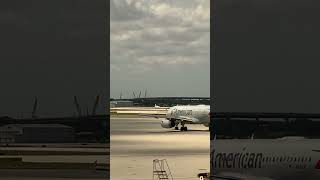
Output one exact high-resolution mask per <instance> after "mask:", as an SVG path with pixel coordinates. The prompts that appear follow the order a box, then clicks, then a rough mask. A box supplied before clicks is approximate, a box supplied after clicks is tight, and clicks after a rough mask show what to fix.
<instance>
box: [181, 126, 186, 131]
mask: <svg viewBox="0 0 320 180" xmlns="http://www.w3.org/2000/svg"><path fill="white" fill-rule="evenodd" d="M180 131H188V128H187V127H183V126H182V127H181V128H180Z"/></svg>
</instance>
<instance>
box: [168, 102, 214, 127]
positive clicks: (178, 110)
mask: <svg viewBox="0 0 320 180" xmlns="http://www.w3.org/2000/svg"><path fill="white" fill-rule="evenodd" d="M209 112H210V106H208V105H192V106H191V105H190V106H173V107H171V108H169V109H168V112H167V114H166V119H180V118H181V117H188V118H190V119H192V120H193V121H192V123H194V124H208V123H209V122H210V118H209Z"/></svg>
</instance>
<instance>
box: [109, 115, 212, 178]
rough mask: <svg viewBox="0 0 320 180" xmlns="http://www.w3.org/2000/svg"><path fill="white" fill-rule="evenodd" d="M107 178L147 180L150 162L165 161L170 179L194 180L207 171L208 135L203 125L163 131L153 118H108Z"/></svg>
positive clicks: (150, 176)
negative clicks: (168, 168) (108, 175)
mask: <svg viewBox="0 0 320 180" xmlns="http://www.w3.org/2000/svg"><path fill="white" fill-rule="evenodd" d="M110 125H111V157H110V163H111V167H110V170H111V174H110V176H111V179H112V180H138V179H139V180H144V179H145V180H150V179H152V175H153V174H152V170H153V164H152V162H153V160H154V159H166V160H167V162H168V164H169V167H170V170H171V172H172V175H173V178H174V179H195V180H196V179H198V178H197V174H198V173H200V172H207V171H209V167H210V133H209V131H208V128H207V127H204V126H203V125H187V126H188V130H189V131H187V132H185V131H184V132H180V131H176V130H173V129H165V128H162V127H161V125H160V119H156V118H119V117H111V122H110Z"/></svg>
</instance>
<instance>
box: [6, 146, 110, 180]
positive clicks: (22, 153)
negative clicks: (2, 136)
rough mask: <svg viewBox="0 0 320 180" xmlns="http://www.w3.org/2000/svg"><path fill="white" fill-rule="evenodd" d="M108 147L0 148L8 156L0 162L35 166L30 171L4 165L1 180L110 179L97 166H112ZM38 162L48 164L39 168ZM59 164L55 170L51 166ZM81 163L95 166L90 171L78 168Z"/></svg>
mask: <svg viewBox="0 0 320 180" xmlns="http://www.w3.org/2000/svg"><path fill="white" fill-rule="evenodd" d="M108 146H109V145H108V144H86V145H78V144H47V145H46V146H45V147H44V146H43V145H39V144H23V145H22V144H10V147H0V151H1V152H2V153H4V154H2V155H1V156H0V160H1V159H5V158H22V161H23V162H25V163H34V165H31V166H30V165H29V166H28V167H27V168H18V167H16V168H12V167H9V169H8V168H4V167H2V166H4V165H2V164H0V165H1V167H2V168H1V169H0V179H6V180H12V179H21V180H31V179H48V180H58V179H59V180H67V179H68V180H76V179H84V180H89V179H90V180H102V179H104V180H105V179H108V177H109V171H108V170H95V168H94V164H95V162H96V163H99V164H100V163H102V164H109V156H108V152H109V148H108ZM66 152H68V153H66ZM81 153H84V154H81ZM86 153H88V154H86ZM6 154H15V155H6ZM0 162H1V161H0ZM37 163H44V165H42V164H41V165H36V164H37ZM57 163H61V165H55V166H54V167H55V168H52V165H50V164H57ZM79 163H80V164H88V163H89V164H92V167H91V165H90V168H81V169H78V166H79ZM39 166H40V168H39ZM82 166H85V165H82Z"/></svg>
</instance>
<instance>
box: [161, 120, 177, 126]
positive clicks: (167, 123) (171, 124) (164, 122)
mask: <svg viewBox="0 0 320 180" xmlns="http://www.w3.org/2000/svg"><path fill="white" fill-rule="evenodd" d="M175 125H176V124H175V122H174V121H170V120H168V119H162V120H161V126H162V127H163V128H173V127H174V126H175Z"/></svg>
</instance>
